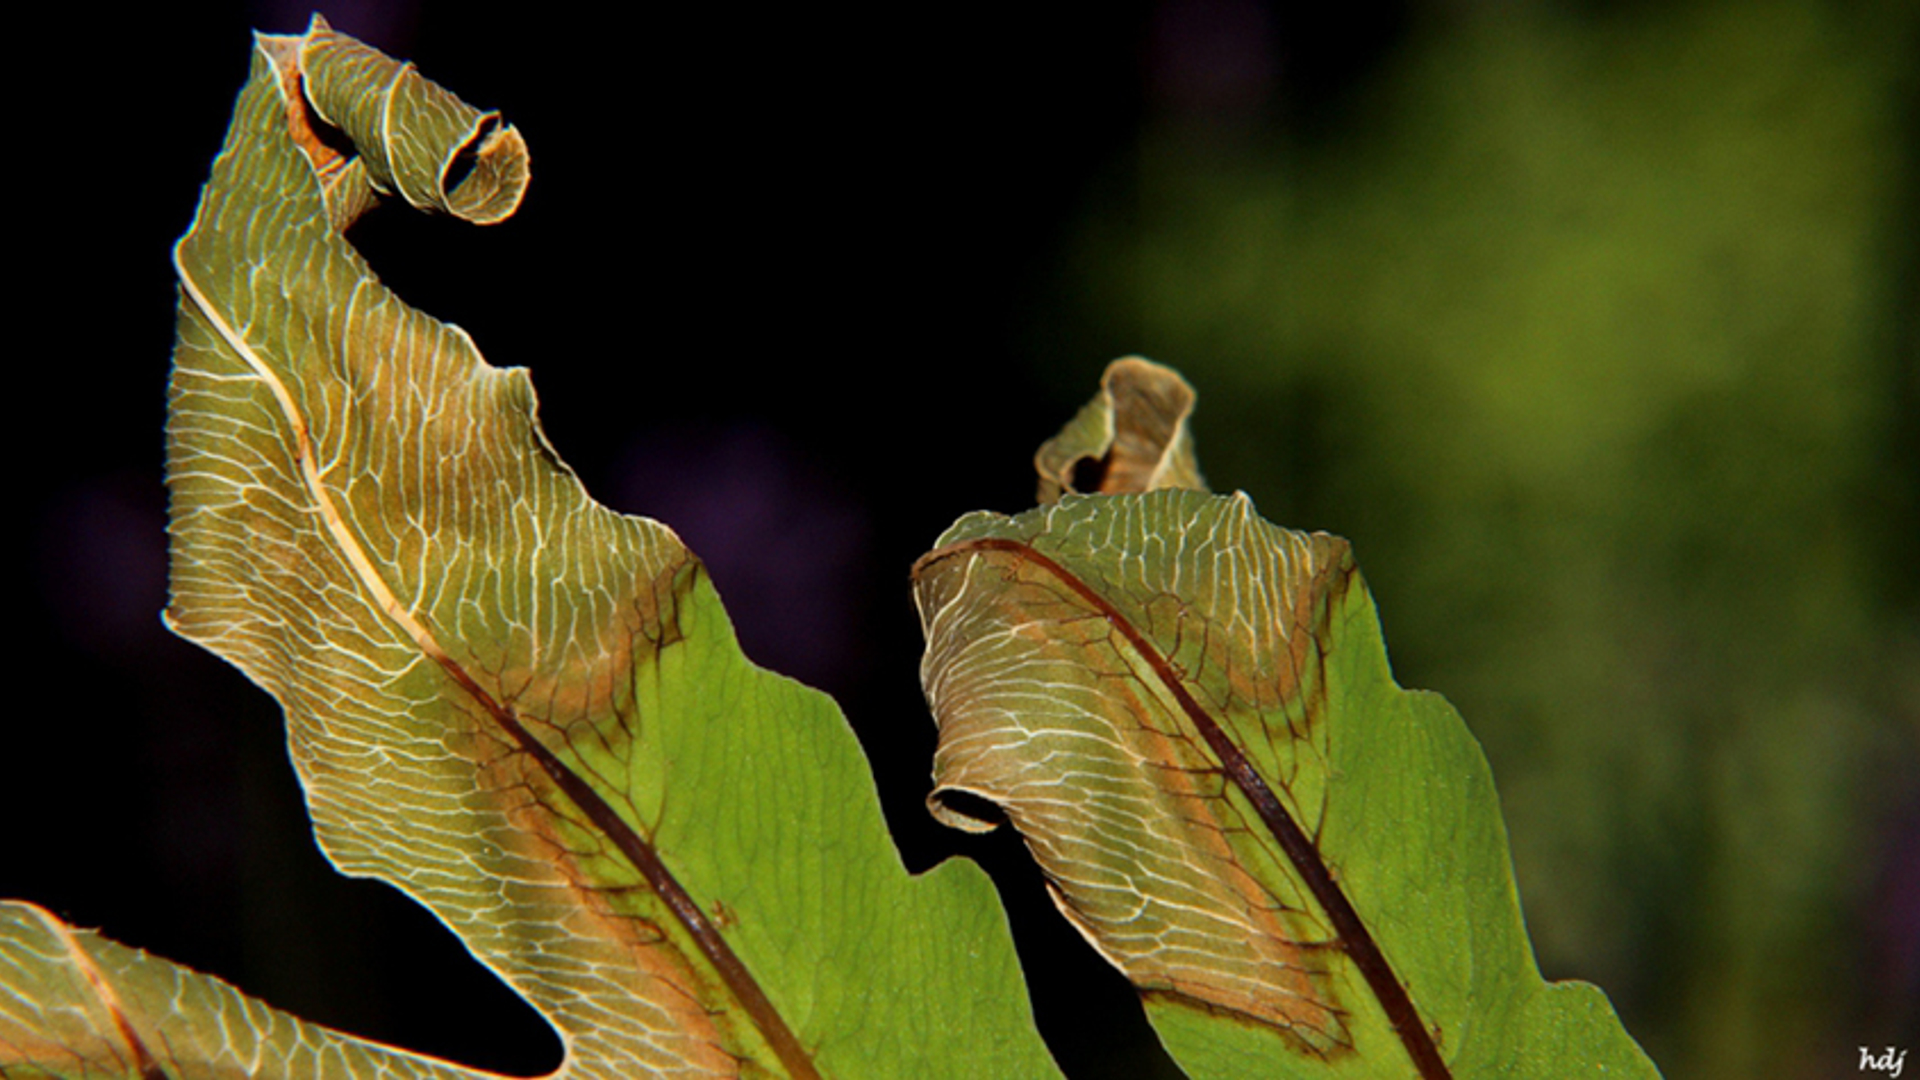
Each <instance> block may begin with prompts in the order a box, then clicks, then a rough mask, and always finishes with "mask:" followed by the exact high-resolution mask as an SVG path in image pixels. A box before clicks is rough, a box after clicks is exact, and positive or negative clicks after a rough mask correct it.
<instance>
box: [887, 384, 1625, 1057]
mask: <svg viewBox="0 0 1920 1080" xmlns="http://www.w3.org/2000/svg"><path fill="white" fill-rule="evenodd" d="M1127 363H1128V364H1129V365H1131V364H1136V363H1138V362H1137V361H1130V362H1127ZM1118 367H1119V365H1116V368H1118ZM1168 374H1169V375H1170V374H1171V373H1168ZM1111 375H1112V372H1111V371H1110V381H1111ZM1174 378H1177V376H1174ZM1181 385H1184V384H1181ZM1111 402H1112V398H1111V397H1105V396H1103V399H1096V403H1095V406H1093V408H1107V407H1111ZM1086 415H1087V414H1086V413H1085V412H1083V414H1082V416H1081V417H1080V418H1078V419H1076V421H1075V424H1076V425H1080V424H1082V423H1084V421H1085V417H1086ZM1106 426H1107V427H1109V428H1110V429H1115V430H1124V429H1125V428H1126V427H1127V426H1128V424H1127V423H1126V422H1125V421H1124V419H1121V420H1113V421H1109V422H1107V424H1106ZM1070 430H1071V429H1070ZM1187 453H1188V454H1189V460H1190V454H1191V450H1190V445H1189V447H1188V450H1187ZM1141 475H1150V473H1142V474H1141ZM1188 475H1191V476H1197V471H1194V470H1191V469H1189V470H1188ZM915 596H916V599H917V601H918V603H919V607H920V611H921V620H922V625H923V627H924V629H925V633H926V637H927V652H926V657H925V661H924V664H923V667H922V681H923V683H924V685H925V687H926V691H927V697H928V701H929V703H930V705H931V706H932V709H933V712H934V716H935V719H936V721H937V722H938V724H939V727H940V744H939V749H938V751H937V753H936V757H935V767H934V773H935V783H936V787H935V790H934V794H933V796H932V797H931V799H930V805H931V807H932V809H933V811H934V813H935V815H936V816H937V817H939V818H940V819H941V820H943V821H945V822H947V823H949V824H952V825H955V826H958V827H961V828H966V829H973V830H978V829H985V828H991V827H993V825H994V824H995V822H994V820H993V819H992V818H991V817H987V816H985V815H983V814H982V813H981V812H980V811H979V809H978V804H977V802H974V801H972V800H980V799H984V800H986V801H988V802H990V803H992V804H994V805H995V806H997V807H998V808H999V810H1000V811H1001V812H1003V813H1004V814H1005V817H1006V819H1007V820H1008V821H1009V822H1010V823H1011V824H1012V825H1013V826H1014V827H1015V828H1017V829H1018V830H1020V832H1021V834H1022V835H1023V836H1024V837H1025V838H1026V841H1027V843H1028V846H1029V847H1030V848H1031V849H1032V851H1033V853H1034V856H1035V858H1036V859H1037V860H1038V861H1039V863H1040V865H1041V867H1042V868H1043V870H1044V871H1045V872H1046V875H1047V878H1048V881H1049V885H1050V888H1051V889H1052V891H1053V894H1054V898H1055V900H1056V902H1057V903H1058V905H1059V907H1060V909H1061V911H1062V912H1063V913H1064V914H1065V915H1066V917H1067V918H1068V919H1069V920H1070V921H1071V922H1072V923H1073V924H1074V925H1075V926H1076V927H1077V928H1078V929H1079V930H1080V931H1081V932H1082V933H1083V934H1084V935H1085V936H1086V937H1087V939H1088V940H1089V941H1090V942H1092V943H1093V945H1094V947H1095V948H1097V949H1098V950H1100V952H1101V953H1102V954H1103V955H1104V956H1106V957H1107V958H1108V959H1109V960H1110V961H1111V962H1113V963H1114V965H1115V966H1117V967H1119V968H1120V969H1121V970H1122V971H1124V972H1126V974H1127V975H1128V977H1129V978H1130V979H1132V980H1133V981H1134V983H1135V984H1136V985H1137V986H1138V987H1139V988H1140V990H1141V992H1142V994H1143V995H1144V996H1145V998H1146V1000H1147V1005H1148V1011H1149V1015H1150V1016H1151V1017H1152V1019H1153V1021H1154V1023H1155V1025H1156V1027H1157V1028H1158V1030H1159V1032H1160V1034H1161V1037H1162V1040H1163V1041H1164V1042H1165V1043H1166V1045H1167V1047H1168V1049H1169V1050H1170V1051H1171V1052H1172V1053H1173V1055H1174V1057H1175V1058H1176V1059H1177V1060H1179V1062H1180V1063H1181V1065H1182V1067H1183V1068H1185V1069H1186V1070H1187V1071H1188V1072H1189V1073H1190V1074H1191V1075H1194V1076H1219V1077H1235V1076H1251V1075H1286V1076H1302V1077H1306V1076H1328V1075H1343V1076H1372V1077H1380V1076H1421V1077H1427V1078H1432V1077H1438V1076H1447V1075H1453V1076H1495V1075H1500V1076H1542V1077H1549V1076H1570V1075H1600V1074H1611V1075H1654V1071H1653V1068H1652V1065H1651V1063H1650V1062H1648V1061H1647V1059H1646V1058H1645V1056H1644V1055H1643V1054H1642V1053H1641V1052H1640V1050H1639V1048H1638V1047H1636V1046H1635V1045H1634V1044H1633V1042H1632V1040H1631V1039H1630V1038H1628V1037H1627V1035H1626V1033H1625V1031H1624V1030H1623V1029H1622V1028H1621V1027H1620V1024H1619V1022H1618V1020H1617V1019H1615V1018H1614V1016H1613V1013H1612V1009H1611V1008H1610V1006H1608V1004H1607V1002H1606V1000H1605V998H1604V996H1602V995H1601V994H1600V993H1599V992H1598V991H1597V990H1595V988H1593V987H1591V986H1587V985H1582V984H1567V983H1562V984H1553V985H1549V984H1547V983H1545V982H1544V981H1543V980H1542V979H1541V977H1540V974H1539V971H1538V969H1537V967H1536V966H1535V964H1534V961H1533V957H1532V952H1531V949H1530V947H1529V946H1528V943H1527V940H1526V936H1525V932H1524V929H1523V927H1522V925H1521V920H1520V912H1519V906H1518V902H1517V899H1516V896H1515V889H1514V883H1513V876H1512V870H1511V866H1510V860H1509V855H1508V852H1507V843H1506V835H1505V829H1504V827H1503V825H1502V822H1501V820H1500V815H1499V805H1498V801H1497V799H1496V797H1495V794H1494V791H1493V786H1492V780H1491V776H1490V774H1489V772H1488V769H1487V766H1486V763H1485V760H1484V758H1483V757H1482V755H1481V753H1480V749H1479V747H1478V745H1477V744H1476V743H1475V742H1474V741H1473V739H1472V737H1471V735H1469V734H1468V732H1467V730H1466V727H1465V725H1464V724H1463V723H1462V722H1461V721H1460V718H1459V716H1458V715H1457V714H1456V713H1454V712H1453V710H1452V709H1451V708H1450V707H1449V706H1447V704H1446V703H1445V702H1444V701H1443V700H1442V699H1440V698H1439V697H1437V696H1435V695H1432V694H1421V693H1411V692H1407V691H1403V690H1401V689H1399V688H1398V687H1397V686H1395V685H1394V684H1393V682H1392V677H1391V674H1390V673H1389V671H1388V669H1387V664H1386V654H1385V649H1384V645H1383V642H1382V639H1381V635H1380V630H1379V624H1378V620H1377V617H1376V616H1375V614H1374V611H1373V606H1372V602H1371V600H1370V598H1369V597H1368V595H1367V592H1366V589H1365V587H1364V586H1363V585H1362V584H1361V581H1360V577H1359V575H1358V572H1357V570H1356V568H1355V564H1354V562H1353V559H1352V556H1351V553H1350V551H1349V549H1348V547H1347V544H1346V542H1345V541H1343V540H1340V539H1338V538H1336V537H1331V536H1327V535H1325V534H1312V535H1308V534H1304V533H1298V532H1293V531H1291V530H1286V529H1281V528H1278V527H1276V526H1273V525H1270V524H1268V523H1267V522H1265V521H1263V520H1261V519H1260V518H1259V516H1258V515H1257V514H1256V513H1255V512H1254V509H1253V506H1252V503H1251V501H1250V500H1248V499H1247V498H1246V496H1244V495H1233V496H1214V495H1209V494H1206V493H1204V492H1199V491H1190V490H1180V489H1179V488H1178V487H1168V488H1165V489H1162V490H1155V491H1145V492H1140V493H1131V494H1115V495H1094V496H1075V495H1066V496H1064V497H1062V498H1061V499H1060V500H1059V502H1058V503H1057V504H1055V505H1052V506H1045V507H1041V508H1038V509H1035V510H1031V511H1028V512H1027V513H1024V514H1021V515H1018V516H1015V517H1005V516H1002V515H998V514H989V513H981V514H974V515H970V516H968V517H966V518H963V519H961V521H960V522H958V523H957V524H956V525H955V526H954V527H953V528H952V529H950V530H949V531H948V532H947V533H946V534H945V535H944V536H942V537H941V538H940V541H939V544H938V546H937V547H936V549H935V550H934V551H933V552H931V553H929V554H928V555H926V556H925V557H923V558H922V559H921V560H920V562H919V564H918V565H917V566H916V568H915Z"/></svg>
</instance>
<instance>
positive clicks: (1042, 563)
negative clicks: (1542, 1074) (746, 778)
mask: <svg viewBox="0 0 1920 1080" xmlns="http://www.w3.org/2000/svg"><path fill="white" fill-rule="evenodd" d="M969 550H974V551H978V550H987V551H1005V552H1011V553H1012V554H1014V555H1016V556H1018V557H1019V558H1022V559H1026V560H1028V561H1030V562H1032V563H1033V564H1035V565H1036V566H1039V567H1041V568H1043V569H1045V570H1046V571H1047V573H1049V574H1051V575H1053V576H1054V577H1055V578H1057V579H1059V581H1060V582H1061V583H1062V584H1064V585H1065V586H1066V587H1067V588H1069V589H1071V590H1073V592H1074V593H1075V595H1077V596H1079V597H1080V598H1081V599H1082V600H1084V601H1086V602H1087V603H1088V604H1089V605H1091V606H1092V607H1093V608H1094V609H1095V610H1096V611H1098V612H1099V613H1100V614H1101V615H1102V616H1104V617H1105V618H1106V620H1107V622H1108V623H1109V624H1111V625H1112V626H1113V627H1114V629H1116V630H1118V631H1119V632H1120V633H1121V635H1122V636H1123V637H1125V638H1126V639H1127V642H1128V644H1130V645H1131V646H1132V647H1133V649H1134V651H1136V652H1137V653H1139V654H1140V655H1141V656H1142V657H1144V658H1145V659H1146V661H1147V663H1148V665H1149V666H1151V667H1152V668H1153V671H1154V675H1155V676H1156V677H1157V678H1158V679H1159V680H1160V682H1161V683H1162V684H1163V685H1164V686H1166V688H1167V689H1168V691H1169V692H1170V693H1172V694H1173V697H1174V700H1175V701H1177V702H1179V704H1180V708H1181V710H1182V711H1184V712H1185V713H1186V714H1187V718H1188V719H1189V720H1191V721H1193V726H1194V727H1195V728H1196V729H1197V730H1198V731H1199V732H1200V735H1201V737H1202V738H1203V739H1205V740H1206V742H1207V746H1208V747H1209V748H1211V749H1212V751H1213V753H1214V756H1215V758H1217V759H1218V760H1219V762H1220V767H1221V768H1222V769H1223V770H1225V772H1226V774H1227V775H1228V776H1229V777H1231V778H1232V780H1233V782H1234V786H1236V787H1238V788H1239V789H1240V792H1241V794H1243V795H1245V796H1246V797H1247V801H1248V802H1251V803H1252V804H1253V808H1254V812H1255V813H1257V814H1259V815H1260V820H1261V821H1262V822H1264V823H1265V824H1266V826H1267V828H1268V830H1269V831H1270V832H1272V834H1273V837H1274V839H1275V840H1276V841H1277V842H1278V843H1279V844H1280V849H1281V850H1282V851H1284V852H1285V853H1286V856H1287V859H1288V861H1290V862H1291V863H1292V864H1293V868H1294V871H1295V872H1296V873H1298V874H1299V875H1300V878H1301V880H1302V881H1304V882H1305V883H1306V886H1307V890H1308V891H1309V892H1311V893H1312V894H1313V898H1314V899H1315V900H1316V901H1318V902H1319V904H1320V907H1321V909H1322V910H1323V911H1325V912H1326V915H1327V920H1328V921H1329V922H1331V923H1332V924H1333V929H1334V932H1335V933H1336V934H1337V935H1338V936H1339V944H1340V948H1341V950H1342V951H1344V952H1345V953H1346V954H1347V956H1348V958H1350V959H1351V960H1352V961H1353V963H1354V966H1355V967H1357V968H1359V969H1360V974H1361V977H1362V978H1364V979H1365V980H1366V982H1367V987H1368V988H1369V989H1370V990H1372V991H1373V995H1374V997H1375V998H1376V999H1377V1000H1378V1001H1379V1002H1380V1006H1381V1008H1382V1009H1383V1010H1384V1011H1385V1012H1386V1014H1387V1021H1388V1022H1389V1023H1390V1024H1392V1025H1393V1029H1394V1031H1395V1033H1396V1034H1398V1035H1399V1037H1400V1042H1401V1044H1402V1045H1403V1046H1405V1047H1406V1049H1407V1054H1408V1055H1409V1056H1410V1057H1412V1058H1413V1064H1414V1067H1415V1068H1416V1069H1418V1070H1419V1072H1420V1075H1421V1077H1422V1078H1423V1080H1451V1077H1452V1075H1453V1074H1452V1073H1451V1072H1450V1071H1449V1070H1448V1069H1447V1065H1446V1062H1444V1061H1442V1060H1441V1059H1440V1050H1439V1048H1438V1047H1436V1046H1435V1045H1434V1043H1433V1038H1432V1037H1431V1036H1430V1035H1428V1034H1427V1029H1426V1025H1424V1024H1422V1023H1421V1022H1420V1014H1419V1012H1418V1011H1417V1010H1415V1008H1414V1006H1413V999H1412V998H1409V997H1408V996H1407V990H1406V987H1405V986H1403V985H1402V984H1401V982H1400V979H1399V977H1398V976H1396V975H1395V974H1394V973H1393V967H1392V965H1390V964H1389V963H1387V957H1386V954H1385V953H1382V952H1381V951H1380V946H1379V944H1378V943H1377V942H1375V941H1374V940H1373V934H1372V933H1371V932H1370V931H1368V929H1367V926H1366V923H1364V922H1362V921H1361V919H1360V914H1359V912H1357V911H1355V910H1354V908H1353V904H1352V902H1351V901H1349V900H1348V899H1347V895H1346V893H1345V891H1343V890H1342V889H1341V888H1340V884H1339V883H1338V882H1336V881H1334V879H1333V874H1332V873H1331V872H1330V871H1328V869H1327V864H1326V863H1325V862H1324V861H1322V860H1321V858H1320V852H1319V849H1318V848H1316V847H1315V846H1314V844H1313V841H1312V840H1310V839H1308V837H1307V834H1306V833H1305V831H1303V830H1302V829H1301V828H1300V825H1299V823H1298V822H1296V821H1294V819H1293V814H1292V813H1290V812H1289V811H1288V810H1287V808H1286V807H1285V806H1284V805H1282V804H1281V802H1280V800H1279V799H1278V798H1277V797H1276V796H1275V795H1274V794H1273V789H1272V788H1270V787H1268V786H1267V782H1266V781H1265V780H1264V779H1262V778H1261V776H1260V774H1259V773H1258V772H1256V771H1254V768H1253V765H1252V763H1251V762H1249V761H1248V760H1247V756H1246V755H1245V754H1243V753H1241V752H1240V748H1239V747H1238V746H1237V745H1235V744H1234V742H1233V740H1232V739H1230V738H1228V737H1227V733H1226V732H1225V731H1223V730H1221V728H1220V725H1219V724H1218V723H1215V722H1214V719H1213V717H1212V715H1211V714H1209V713H1208V712H1207V710H1206V708H1205V707H1203V706H1202V705H1201V704H1200V703H1199V702H1198V701H1196V700H1194V697H1193V694H1192V693H1191V692H1189V691H1188V690H1187V688H1186V685H1185V684H1184V682H1183V681H1182V680H1181V678H1180V676H1179V674H1178V673H1177V672H1175V671H1174V670H1173V665H1171V664H1170V663H1168V662H1167V659H1166V657H1165V656H1163V655H1161V653H1160V650H1159V649H1158V648H1156V647H1155V646H1154V645H1153V643H1152V642H1150V641H1148V640H1147V639H1146V636H1145V635H1143V634H1142V633H1141V632H1140V630H1139V629H1138V628H1137V627H1135V626H1134V625H1133V622H1132V621H1131V620H1130V619H1128V618H1127V617H1126V616H1125V615H1122V614H1121V613H1120V611H1119V609H1117V608H1115V607H1114V606H1113V605H1112V604H1111V603H1109V602H1108V601H1107V599H1106V598H1105V597H1103V596H1101V595H1100V594H1099V593H1098V592H1096V591H1095V590H1094V589H1093V587H1092V586H1090V585H1088V584H1087V583H1086V582H1084V581H1082V580H1080V578H1079V576H1078V575H1076V574H1074V573H1073V572H1072V571H1070V570H1068V569H1067V568H1066V567H1064V566H1061V565H1060V564H1059V563H1057V562H1055V561H1054V560H1053V559H1051V558H1048V557H1047V556H1046V555H1043V554H1041V553H1040V552H1039V551H1036V550H1035V549H1034V548H1033V546H1032V545H1031V544H1028V543H1026V542H1025V541H1021V540H1008V539H1003V538H1000V537H982V538H980V539H977V540H965V541H961V542H960V543H957V544H953V545H950V546H948V547H945V548H941V549H939V550H938V551H934V552H930V553H929V554H927V555H926V556H924V557H922V558H921V560H920V561H919V562H918V563H917V564H915V567H914V572H915V574H916V575H918V573H919V572H920V570H921V568H923V567H925V566H926V565H928V564H930V563H933V562H936V561H938V560H939V559H941V558H943V557H946V556H948V555H954V554H959V553H961V552H965V551H969Z"/></svg>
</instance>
